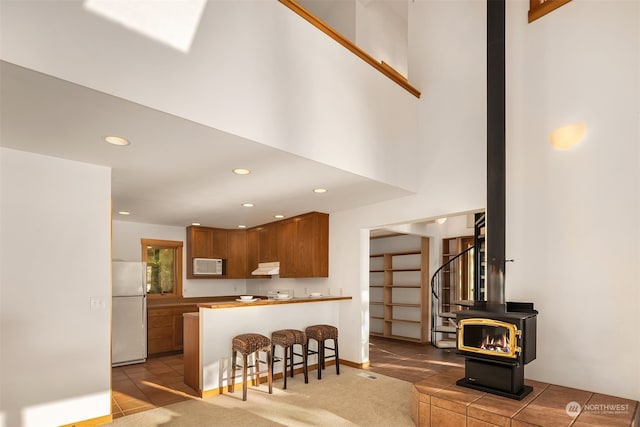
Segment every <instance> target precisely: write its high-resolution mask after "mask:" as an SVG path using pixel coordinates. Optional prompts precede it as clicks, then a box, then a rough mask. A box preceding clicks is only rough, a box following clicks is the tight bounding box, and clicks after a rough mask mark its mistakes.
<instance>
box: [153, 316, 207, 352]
mask: <svg viewBox="0 0 640 427" xmlns="http://www.w3.org/2000/svg"><path fill="white" fill-rule="evenodd" d="M197 311H198V306H197V305H195V304H193V305H186V306H185V305H180V306H174V307H161V308H160V307H148V308H147V354H148V355H149V356H152V355H154V354H160V353H168V352H173V351H181V350H182V347H183V341H184V337H183V333H184V332H183V316H182V315H183V314H184V313H192V312H197Z"/></svg>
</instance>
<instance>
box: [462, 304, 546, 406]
mask: <svg viewBox="0 0 640 427" xmlns="http://www.w3.org/2000/svg"><path fill="white" fill-rule="evenodd" d="M504 309H505V310H504V311H502V312H501V311H487V310H486V304H485V303H484V301H481V302H478V303H477V304H476V306H475V307H474V308H473V309H470V310H464V311H458V312H456V321H457V325H458V327H457V341H458V345H457V347H458V353H459V354H461V355H463V356H464V357H465V377H464V378H461V379H460V380H458V381H457V384H458V385H460V386H464V387H469V388H473V389H476V390H481V391H486V392H489V393H493V394H497V395H500V396H505V397H509V398H512V399H518V400H520V399H522V398H523V397H525V396H526V395H527V394H529V393H530V392H531V390H532V388H531V387H529V386H526V385H525V384H524V365H525V364H527V363H529V362H531V361H532V360H534V359H535V358H536V316H537V314H538V312H537V311H536V310H534V309H533V304H531V303H509V302H508V303H506V305H505V306H504Z"/></svg>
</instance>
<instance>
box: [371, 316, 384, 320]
mask: <svg viewBox="0 0 640 427" xmlns="http://www.w3.org/2000/svg"><path fill="white" fill-rule="evenodd" d="M369 318H371V319H378V320H384V317H380V316H369Z"/></svg>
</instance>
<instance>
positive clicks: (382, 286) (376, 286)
mask: <svg viewBox="0 0 640 427" xmlns="http://www.w3.org/2000/svg"><path fill="white" fill-rule="evenodd" d="M369 287H370V288H384V285H369Z"/></svg>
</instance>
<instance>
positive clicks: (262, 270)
mask: <svg viewBox="0 0 640 427" xmlns="http://www.w3.org/2000/svg"><path fill="white" fill-rule="evenodd" d="M251 274H252V275H254V276H265V275H268V276H270V275H274V274H280V262H278V261H275V262H261V263H258V268H256V269H255V270H253V271H252V272H251Z"/></svg>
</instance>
